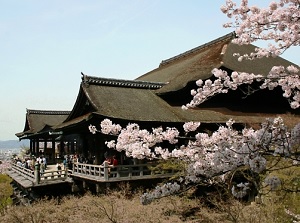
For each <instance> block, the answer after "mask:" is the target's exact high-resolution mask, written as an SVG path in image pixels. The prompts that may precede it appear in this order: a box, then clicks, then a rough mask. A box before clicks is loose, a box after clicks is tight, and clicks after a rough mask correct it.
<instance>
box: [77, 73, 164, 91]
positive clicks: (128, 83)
mask: <svg viewBox="0 0 300 223" xmlns="http://www.w3.org/2000/svg"><path fill="white" fill-rule="evenodd" d="M81 74H82V83H83V84H85V85H101V86H115V87H124V88H126V87H128V88H140V89H151V90H155V89H159V88H161V87H162V86H164V85H165V84H166V83H163V82H153V81H152V82H151V81H139V80H122V79H113V78H101V77H92V76H87V75H85V74H83V73H81Z"/></svg>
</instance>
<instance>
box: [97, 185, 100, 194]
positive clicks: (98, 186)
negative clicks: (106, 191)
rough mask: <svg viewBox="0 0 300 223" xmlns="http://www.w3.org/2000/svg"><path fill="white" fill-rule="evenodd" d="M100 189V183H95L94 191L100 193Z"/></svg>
mask: <svg viewBox="0 0 300 223" xmlns="http://www.w3.org/2000/svg"><path fill="white" fill-rule="evenodd" d="M100 191H101V189H100V185H99V184H96V193H100Z"/></svg>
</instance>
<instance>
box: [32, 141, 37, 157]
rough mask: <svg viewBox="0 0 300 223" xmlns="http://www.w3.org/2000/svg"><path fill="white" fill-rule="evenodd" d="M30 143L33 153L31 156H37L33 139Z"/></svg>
mask: <svg viewBox="0 0 300 223" xmlns="http://www.w3.org/2000/svg"><path fill="white" fill-rule="evenodd" d="M31 142H32V151H33V155H35V156H36V155H37V152H36V145H35V139H31Z"/></svg>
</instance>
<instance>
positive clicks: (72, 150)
mask: <svg viewBox="0 0 300 223" xmlns="http://www.w3.org/2000/svg"><path fill="white" fill-rule="evenodd" d="M74 153H75V148H74V139H73V140H72V141H71V154H74Z"/></svg>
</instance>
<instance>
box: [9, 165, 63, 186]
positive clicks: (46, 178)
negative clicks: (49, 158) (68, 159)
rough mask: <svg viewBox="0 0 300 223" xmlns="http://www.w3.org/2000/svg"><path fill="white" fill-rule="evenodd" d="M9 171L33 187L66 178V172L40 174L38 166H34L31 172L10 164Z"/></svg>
mask: <svg viewBox="0 0 300 223" xmlns="http://www.w3.org/2000/svg"><path fill="white" fill-rule="evenodd" d="M11 170H13V171H14V172H16V173H17V174H19V175H21V176H22V177H24V178H25V179H27V180H30V181H31V182H32V183H33V184H35V185H36V184H43V183H47V182H52V181H54V180H65V179H66V178H67V177H68V170H60V171H45V172H44V173H41V171H40V168H39V166H38V165H36V166H35V170H34V171H33V170H31V169H27V168H25V167H22V166H19V165H17V164H15V163H11Z"/></svg>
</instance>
